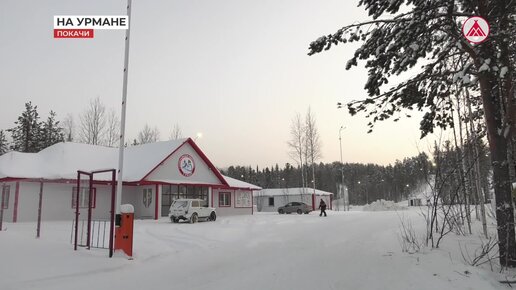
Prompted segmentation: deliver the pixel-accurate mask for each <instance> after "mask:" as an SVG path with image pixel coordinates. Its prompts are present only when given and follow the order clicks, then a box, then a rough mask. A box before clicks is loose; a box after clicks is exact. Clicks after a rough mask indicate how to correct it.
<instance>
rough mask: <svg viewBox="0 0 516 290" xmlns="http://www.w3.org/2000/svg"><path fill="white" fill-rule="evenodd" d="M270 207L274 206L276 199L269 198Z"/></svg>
mask: <svg viewBox="0 0 516 290" xmlns="http://www.w3.org/2000/svg"><path fill="white" fill-rule="evenodd" d="M269 206H274V197H269Z"/></svg>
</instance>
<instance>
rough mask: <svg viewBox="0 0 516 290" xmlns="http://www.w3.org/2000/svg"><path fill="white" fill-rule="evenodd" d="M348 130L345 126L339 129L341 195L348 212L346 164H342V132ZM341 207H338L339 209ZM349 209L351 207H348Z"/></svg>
mask: <svg viewBox="0 0 516 290" xmlns="http://www.w3.org/2000/svg"><path fill="white" fill-rule="evenodd" d="M344 129H346V127H344V126H340V129H339V144H340V176H341V179H340V180H341V183H340V194H341V198H342V206H343V207H344V209H343V210H346V200H345V194H344V163H342V130H344ZM338 208H339V207H337V209H338ZM348 209H349V205H348Z"/></svg>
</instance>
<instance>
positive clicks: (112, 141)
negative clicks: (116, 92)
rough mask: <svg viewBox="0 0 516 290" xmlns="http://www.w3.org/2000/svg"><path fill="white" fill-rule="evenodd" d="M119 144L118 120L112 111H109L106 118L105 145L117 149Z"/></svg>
mask: <svg viewBox="0 0 516 290" xmlns="http://www.w3.org/2000/svg"><path fill="white" fill-rule="evenodd" d="M119 142H120V119H119V118H118V116H117V114H116V112H115V110H114V109H111V110H109V113H108V116H107V127H106V140H105V145H106V146H109V147H117V146H118V144H119Z"/></svg>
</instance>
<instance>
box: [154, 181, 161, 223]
mask: <svg viewBox="0 0 516 290" xmlns="http://www.w3.org/2000/svg"><path fill="white" fill-rule="evenodd" d="M158 202H159V185H158V184H156V202H154V204H155V207H154V219H155V220H158ZM160 204H161V203H160Z"/></svg>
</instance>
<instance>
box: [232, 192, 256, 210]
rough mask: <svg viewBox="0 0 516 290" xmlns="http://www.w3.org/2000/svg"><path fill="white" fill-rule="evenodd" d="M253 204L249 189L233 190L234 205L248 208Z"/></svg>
mask: <svg viewBox="0 0 516 290" xmlns="http://www.w3.org/2000/svg"><path fill="white" fill-rule="evenodd" d="M252 206H253V201H252V195H251V192H250V191H240V190H237V191H235V207H238V208H250V207H252Z"/></svg>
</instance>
